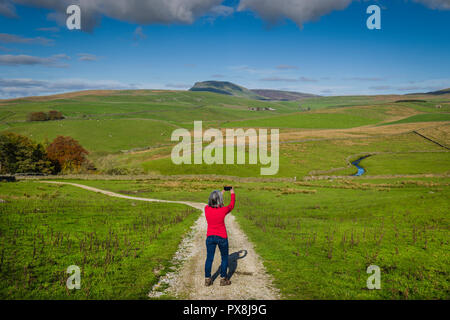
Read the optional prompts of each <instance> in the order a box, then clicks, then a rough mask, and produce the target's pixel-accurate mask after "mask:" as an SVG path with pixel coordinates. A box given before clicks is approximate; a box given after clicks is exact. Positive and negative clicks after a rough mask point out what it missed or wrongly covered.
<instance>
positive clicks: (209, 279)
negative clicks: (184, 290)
mask: <svg viewBox="0 0 450 320" xmlns="http://www.w3.org/2000/svg"><path fill="white" fill-rule="evenodd" d="M210 285H212V279H211V278H205V286H206V287H209V286H210Z"/></svg>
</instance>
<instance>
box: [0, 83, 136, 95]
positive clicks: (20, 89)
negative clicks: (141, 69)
mask: <svg viewBox="0 0 450 320" xmlns="http://www.w3.org/2000/svg"><path fill="white" fill-rule="evenodd" d="M139 88H140V86H139V85H137V84H126V83H121V82H119V81H111V80H97V81H92V80H86V79H59V80H52V81H49V80H33V79H2V78H0V98H1V99H10V98H17V97H27V96H37V95H50V94H56V93H64V92H71V91H80V90H120V89H123V90H125V89H139Z"/></svg>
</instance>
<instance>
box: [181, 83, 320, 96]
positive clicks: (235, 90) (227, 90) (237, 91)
mask: <svg viewBox="0 0 450 320" xmlns="http://www.w3.org/2000/svg"><path fill="white" fill-rule="evenodd" d="M189 91H203V92H214V93H219V94H224V95H230V96H235V97H240V98H247V99H256V100H271V101H295V100H301V99H304V98H312V97H317V96H316V95H313V94H309V93H301V92H293V91H282V90H269V89H247V88H244V87H242V86H239V85H237V84H234V83H231V82H227V81H203V82H196V83H195V84H194V86H193V87H192V88H191V89H189Z"/></svg>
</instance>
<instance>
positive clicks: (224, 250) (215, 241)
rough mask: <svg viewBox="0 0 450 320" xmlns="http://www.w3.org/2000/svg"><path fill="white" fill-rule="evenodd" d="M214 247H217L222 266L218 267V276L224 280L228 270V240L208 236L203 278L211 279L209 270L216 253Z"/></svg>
mask: <svg viewBox="0 0 450 320" xmlns="http://www.w3.org/2000/svg"><path fill="white" fill-rule="evenodd" d="M216 245H218V246H219V250H220V255H221V257H222V264H221V265H220V276H221V277H222V278H225V277H226V276H227V269H228V239H225V238H222V237H219V236H209V237H208V238H206V262H205V278H210V277H211V268H212V263H213V260H214V254H215V253H216Z"/></svg>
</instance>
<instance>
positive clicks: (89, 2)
mask: <svg viewBox="0 0 450 320" xmlns="http://www.w3.org/2000/svg"><path fill="white" fill-rule="evenodd" d="M0 1H1V0H0ZM13 2H15V3H18V4H22V5H28V6H33V7H39V8H46V9H50V10H54V11H55V12H53V13H51V14H50V15H49V18H50V19H52V20H55V21H57V22H59V23H60V24H62V22H63V21H65V19H64V17H65V16H66V13H65V10H66V8H67V7H68V6H69V5H71V4H78V5H80V8H81V15H82V19H81V21H82V29H83V30H84V31H91V30H93V28H94V27H95V26H96V25H97V24H98V22H99V20H100V18H101V16H102V15H104V16H107V17H109V18H113V19H117V20H120V21H126V22H131V23H137V24H142V25H146V24H151V23H162V24H172V23H182V24H190V23H193V22H194V21H195V19H197V18H198V17H200V16H202V15H205V14H207V13H208V12H211V10H214V11H215V12H214V13H215V14H217V13H220V14H228V13H229V10H228V9H226V8H224V6H221V3H222V0H115V1H111V0H14V1H13Z"/></svg>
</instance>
